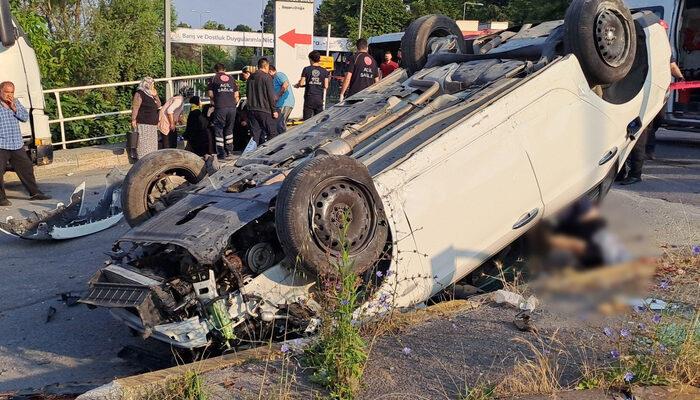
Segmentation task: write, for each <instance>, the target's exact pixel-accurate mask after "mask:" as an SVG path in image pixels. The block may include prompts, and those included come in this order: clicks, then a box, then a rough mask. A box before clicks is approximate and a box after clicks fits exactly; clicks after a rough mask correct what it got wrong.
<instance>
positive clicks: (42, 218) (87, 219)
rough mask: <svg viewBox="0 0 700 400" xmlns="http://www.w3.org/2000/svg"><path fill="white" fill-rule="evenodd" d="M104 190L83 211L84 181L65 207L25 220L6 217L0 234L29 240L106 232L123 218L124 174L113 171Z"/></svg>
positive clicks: (74, 236) (68, 237) (58, 238)
mask: <svg viewBox="0 0 700 400" xmlns="http://www.w3.org/2000/svg"><path fill="white" fill-rule="evenodd" d="M106 180H107V187H106V189H105V191H104V193H103V195H102V198H101V200H100V201H99V202H98V203H97V206H95V208H93V209H90V210H86V209H85V204H84V200H85V182H83V183H82V184H80V185H79V186H78V187H77V188H76V189H75V190H74V191H73V194H72V195H71V197H70V203H69V204H68V205H67V206H65V205H63V204H62V203H59V204H58V205H57V207H56V209H55V210H52V211H48V212H46V211H42V212H34V213H33V215H32V216H30V217H29V218H27V219H24V220H17V219H15V218H12V217H8V218H7V220H6V221H5V222H0V231H2V232H4V233H6V234H8V235H11V236H15V237H19V238H21V239H28V240H67V239H75V238H78V237H83V236H87V235H91V234H93V233H97V232H100V231H103V230H105V229H109V228H111V227H113V226H114V225H116V224H118V223H119V221H120V220H121V219H122V216H123V214H122V210H121V185H122V182H123V181H124V173H122V172H121V171H119V170H116V169H115V170H112V171H111V172H110V173H109V174H107V177H106Z"/></svg>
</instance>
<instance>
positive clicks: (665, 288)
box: [659, 279, 671, 290]
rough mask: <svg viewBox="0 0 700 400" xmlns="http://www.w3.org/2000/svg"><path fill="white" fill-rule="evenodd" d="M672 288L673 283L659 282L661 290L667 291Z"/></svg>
mask: <svg viewBox="0 0 700 400" xmlns="http://www.w3.org/2000/svg"><path fill="white" fill-rule="evenodd" d="M670 286H671V283H670V282H669V281H667V280H666V279H664V280H663V281H661V282H659V288H660V289H661V290H667V289H668V288H669V287H670Z"/></svg>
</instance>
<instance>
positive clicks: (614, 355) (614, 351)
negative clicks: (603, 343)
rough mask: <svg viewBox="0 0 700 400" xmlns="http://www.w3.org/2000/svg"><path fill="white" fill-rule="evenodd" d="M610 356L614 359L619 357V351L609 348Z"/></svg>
mask: <svg viewBox="0 0 700 400" xmlns="http://www.w3.org/2000/svg"><path fill="white" fill-rule="evenodd" d="M610 357H612V358H613V359H614V360H617V359H618V358H620V352H619V351H617V350H616V349H612V350H610Z"/></svg>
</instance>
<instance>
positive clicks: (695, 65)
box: [625, 0, 700, 129]
mask: <svg viewBox="0 0 700 400" xmlns="http://www.w3.org/2000/svg"><path fill="white" fill-rule="evenodd" d="M625 3H626V4H627V6H628V7H629V8H630V9H632V10H650V11H652V12H654V13H655V14H656V15H658V16H659V17H660V18H661V19H663V20H664V21H666V23H667V24H668V26H669V29H668V33H669V38H670V40H671V48H672V51H673V55H674V57H675V59H676V60H677V62H678V66H679V67H680V68H681V71H683V75H684V76H685V79H686V80H688V81H700V0H625ZM666 123H667V125H669V126H670V127H674V128H679V129H700V89H694V90H687V91H685V92H674V93H672V95H671V99H670V100H669V102H668V107H667V109H666Z"/></svg>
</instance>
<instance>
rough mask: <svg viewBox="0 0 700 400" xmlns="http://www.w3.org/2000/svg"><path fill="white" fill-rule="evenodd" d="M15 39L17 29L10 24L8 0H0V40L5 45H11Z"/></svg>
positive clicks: (10, 14) (10, 15)
mask: <svg viewBox="0 0 700 400" xmlns="http://www.w3.org/2000/svg"><path fill="white" fill-rule="evenodd" d="M15 41H17V31H16V30H15V27H14V25H13V24H12V10H10V1H9V0H0V42H2V45H3V46H5V47H12V46H13V45H14V44H15Z"/></svg>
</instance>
